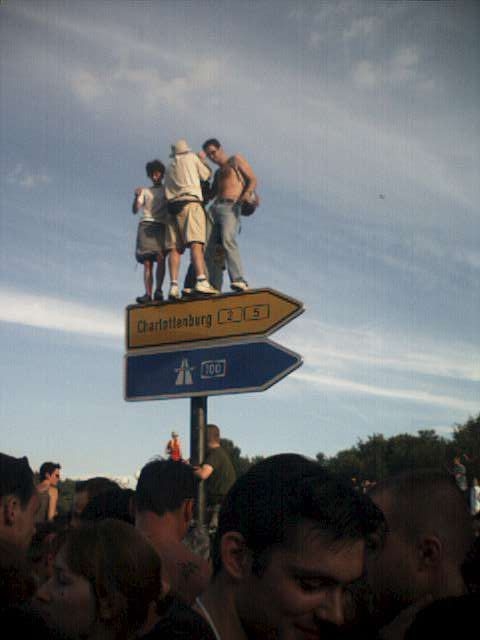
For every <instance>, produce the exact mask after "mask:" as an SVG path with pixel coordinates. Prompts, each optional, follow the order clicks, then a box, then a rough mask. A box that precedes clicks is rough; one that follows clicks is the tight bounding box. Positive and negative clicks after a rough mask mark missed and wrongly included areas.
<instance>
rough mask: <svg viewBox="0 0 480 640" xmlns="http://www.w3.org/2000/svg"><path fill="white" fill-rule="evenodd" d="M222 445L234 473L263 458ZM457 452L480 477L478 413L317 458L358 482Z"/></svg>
mask: <svg viewBox="0 0 480 640" xmlns="http://www.w3.org/2000/svg"><path fill="white" fill-rule="evenodd" d="M221 444H222V446H223V447H224V449H225V450H226V451H227V453H228V454H229V456H230V458H231V460H232V463H233V466H234V468H235V471H236V473H237V476H241V475H242V474H243V473H245V472H246V471H247V470H248V469H249V468H250V467H251V466H252V465H253V464H255V463H256V462H259V461H260V460H262V458H263V456H252V457H248V456H243V455H242V451H241V449H240V447H238V446H237V445H236V444H235V443H234V442H233V441H232V440H229V439H228V438H222V440H221ZM457 455H458V456H460V457H461V461H462V463H463V464H464V465H465V466H466V468H467V474H468V480H469V484H470V483H471V481H472V479H473V478H477V479H479V480H480V413H479V414H478V416H477V417H475V418H473V417H471V418H469V419H468V420H467V421H466V422H465V424H461V425H460V424H456V425H454V428H453V434H452V436H451V437H448V438H447V437H443V436H441V435H439V434H438V433H436V432H435V431H434V430H433V429H421V430H419V431H418V432H417V434H416V435H412V434H410V433H400V434H398V435H395V436H391V437H389V438H386V437H385V436H384V435H382V434H381V433H374V434H373V435H371V436H368V437H367V439H366V440H361V439H359V440H358V442H357V444H355V445H354V446H352V447H350V448H349V449H344V450H342V451H339V452H338V453H336V454H335V455H334V456H330V457H329V456H326V455H325V454H324V453H322V452H318V453H317V455H316V459H317V460H318V462H320V464H322V465H323V466H325V468H327V469H328V470H329V471H332V472H334V473H336V474H338V475H340V476H341V477H342V478H343V479H344V480H346V481H350V479H351V478H353V477H355V478H357V480H358V482H359V483H361V482H362V481H364V480H370V481H377V480H382V479H383V478H386V477H387V476H390V475H393V474H395V473H400V472H401V471H407V470H409V469H418V468H420V467H436V468H439V467H440V468H443V469H445V470H448V471H451V470H452V462H453V458H454V456H457ZM74 489H75V481H74V480H71V479H68V478H67V479H65V480H63V481H61V482H60V483H59V511H60V512H63V513H66V512H68V511H69V510H70V508H71V504H72V499H73V493H74Z"/></svg>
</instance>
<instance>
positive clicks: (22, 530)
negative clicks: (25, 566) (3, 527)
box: [14, 491, 40, 549]
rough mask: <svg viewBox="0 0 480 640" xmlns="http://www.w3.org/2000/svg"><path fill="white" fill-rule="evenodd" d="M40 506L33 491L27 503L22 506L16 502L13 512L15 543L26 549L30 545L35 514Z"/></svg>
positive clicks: (33, 530) (36, 494)
mask: <svg viewBox="0 0 480 640" xmlns="http://www.w3.org/2000/svg"><path fill="white" fill-rule="evenodd" d="M39 506H40V501H39V498H38V493H37V492H36V491H34V492H33V495H32V497H31V498H30V500H29V501H28V502H27V504H26V505H25V506H24V507H22V506H21V504H20V502H18V505H17V509H16V512H15V533H14V537H15V541H14V542H15V544H16V545H18V546H19V547H22V549H26V548H28V547H29V546H30V543H31V541H32V538H33V534H34V533H35V516H36V514H37V511H38V507H39Z"/></svg>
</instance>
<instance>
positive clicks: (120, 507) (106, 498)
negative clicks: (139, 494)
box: [80, 487, 135, 524]
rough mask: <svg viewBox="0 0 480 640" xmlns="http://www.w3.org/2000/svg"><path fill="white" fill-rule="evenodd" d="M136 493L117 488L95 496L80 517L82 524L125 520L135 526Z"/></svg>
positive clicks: (131, 490)
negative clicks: (107, 520) (108, 519)
mask: <svg viewBox="0 0 480 640" xmlns="http://www.w3.org/2000/svg"><path fill="white" fill-rule="evenodd" d="M134 500H135V491H133V489H124V488H122V487H115V488H114V489H108V490H107V491H102V493H99V494H98V495H97V496H94V497H93V498H92V499H91V500H90V501H89V502H88V504H87V506H86V507H85V509H84V510H83V511H82V513H81V515H80V519H81V521H82V522H96V521H97V520H106V519H107V518H110V519H113V520H123V522H128V523H129V524H135V506H134Z"/></svg>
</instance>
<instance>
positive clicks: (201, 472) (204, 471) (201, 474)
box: [193, 464, 213, 480]
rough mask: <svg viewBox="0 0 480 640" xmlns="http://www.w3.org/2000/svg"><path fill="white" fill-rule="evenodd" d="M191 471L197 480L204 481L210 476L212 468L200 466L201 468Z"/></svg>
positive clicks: (204, 465) (207, 465)
mask: <svg viewBox="0 0 480 640" xmlns="http://www.w3.org/2000/svg"><path fill="white" fill-rule="evenodd" d="M193 471H194V473H195V475H196V476H197V478H200V480H206V479H207V478H209V477H210V476H211V475H212V473H213V467H211V466H210V465H209V464H202V466H201V467H194V469H193Z"/></svg>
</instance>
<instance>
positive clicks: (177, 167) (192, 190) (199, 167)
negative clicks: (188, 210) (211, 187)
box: [165, 153, 212, 202]
mask: <svg viewBox="0 0 480 640" xmlns="http://www.w3.org/2000/svg"><path fill="white" fill-rule="evenodd" d="M211 173H212V172H211V170H210V167H208V166H207V165H206V164H204V163H203V162H202V161H201V160H200V158H199V157H198V156H197V155H195V154H194V153H181V154H179V155H176V156H175V157H174V159H173V160H172V162H171V164H170V165H169V167H168V168H167V171H166V174H165V195H166V197H167V200H168V201H169V202H170V201H173V200H199V201H200V202H203V194H202V187H201V184H200V181H201V180H208V179H209V178H210V176H211Z"/></svg>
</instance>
